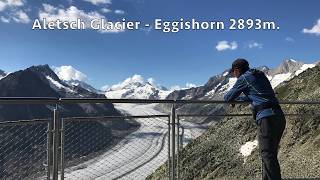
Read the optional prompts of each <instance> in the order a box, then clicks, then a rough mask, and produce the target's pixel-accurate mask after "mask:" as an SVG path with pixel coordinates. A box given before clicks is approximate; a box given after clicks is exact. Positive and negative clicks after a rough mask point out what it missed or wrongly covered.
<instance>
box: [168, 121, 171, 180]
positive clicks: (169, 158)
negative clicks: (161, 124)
mask: <svg viewBox="0 0 320 180" xmlns="http://www.w3.org/2000/svg"><path fill="white" fill-rule="evenodd" d="M170 119H171V118H170V116H169V118H168V177H169V180H171V171H170V170H171V165H170V164H171V156H170V141H171V140H170V138H171V136H170V131H171V128H170V126H171V123H170V121H171V120H170Z"/></svg>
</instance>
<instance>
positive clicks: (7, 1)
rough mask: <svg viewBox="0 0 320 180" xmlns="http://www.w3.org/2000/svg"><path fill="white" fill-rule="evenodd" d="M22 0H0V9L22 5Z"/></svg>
mask: <svg viewBox="0 0 320 180" xmlns="http://www.w3.org/2000/svg"><path fill="white" fill-rule="evenodd" d="M23 5H24V1H23V0H1V1H0V11H3V10H5V9H7V8H10V7H18V6H23Z"/></svg>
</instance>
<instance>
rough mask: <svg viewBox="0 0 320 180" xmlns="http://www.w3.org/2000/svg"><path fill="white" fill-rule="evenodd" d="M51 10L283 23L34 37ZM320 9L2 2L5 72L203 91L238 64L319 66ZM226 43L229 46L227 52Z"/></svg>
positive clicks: (147, 1) (308, 4)
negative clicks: (44, 72) (41, 68)
mask: <svg viewBox="0 0 320 180" xmlns="http://www.w3.org/2000/svg"><path fill="white" fill-rule="evenodd" d="M44 4H46V5H49V6H50V7H51V8H52V9H54V11H50V13H47V16H57V14H58V12H68V10H70V7H75V8H76V10H77V13H82V16H83V17H84V16H85V17H86V16H87V15H88V14H90V13H98V14H99V15H101V16H103V17H105V18H107V19H109V20H112V21H118V20H121V19H122V18H125V19H127V20H137V21H141V22H142V23H150V24H152V23H153V21H154V19H156V18H161V19H163V20H168V21H173V20H179V19H180V18H184V19H186V20H190V19H192V18H195V19H197V20H199V21H209V20H222V21H225V22H228V19H229V18H253V19H254V18H260V19H263V20H270V21H271V20H272V21H275V22H276V23H277V24H278V26H280V29H279V30H274V31H267V30H260V31H255V30H243V31H240V30H234V31H231V30H223V31H210V30H200V31H180V32H178V33H163V32H161V31H157V30H154V29H152V28H151V30H150V31H147V30H137V31H124V32H118V33H101V32H98V31H95V30H67V31H61V30H54V31H49V30H48V31H36V30H32V29H31V27H32V23H33V21H34V20H35V19H36V18H39V16H40V13H41V12H42V13H43V12H45V11H46V10H45V8H44ZM319 7H320V1H318V0H310V1H301V0H299V1H298V0H287V1H279V0H268V1H266V0H258V1H257V0H246V1H236V0H233V1H231V0H224V1H212V0H211V1H210V0H204V1H195V0H175V1H170V0H161V1H156V0H76V1H75V0H74V1H72V0H69V1H67V0H65V1H63V0H53V1H39V0H30V1H28V0H0V69H3V70H5V71H7V72H12V71H16V70H20V69H24V68H27V67H29V66H32V65H39V64H49V65H51V66H56V67H59V66H63V65H71V66H73V67H74V68H76V69H78V70H79V71H81V72H83V73H84V74H86V75H87V76H88V81H89V83H90V84H92V85H94V86H95V87H97V88H100V87H102V86H104V85H113V84H116V83H118V82H120V81H123V80H124V79H126V78H128V77H130V76H133V75H134V74H140V75H142V76H143V77H145V79H147V78H150V77H152V78H154V79H155V80H156V82H157V83H159V84H161V85H164V86H167V87H171V86H174V85H179V86H181V87H184V86H185V84H186V83H193V84H196V85H202V84H204V83H206V81H207V80H208V78H209V77H211V76H213V75H215V74H218V73H221V72H222V71H223V70H225V69H227V68H229V67H230V64H231V63H232V61H233V60H234V59H235V58H238V57H244V58H247V59H248V60H249V61H250V63H251V64H252V66H261V65H267V66H269V67H275V66H277V65H278V64H280V63H281V62H282V61H283V60H284V59H288V58H292V59H296V60H302V61H304V62H306V63H311V62H314V61H316V60H319V59H320V55H319V47H320V46H319V45H320V32H319V31H320V20H319V19H320V13H319ZM74 15H75V16H76V15H77V14H74ZM303 29H305V31H304V32H303ZM307 32H308V33H307ZM219 42H220V43H224V45H223V46H221V47H223V48H222V49H220V51H219V50H218V49H217V45H218V44H219ZM220 45H221V44H220ZM228 48H229V49H228ZM223 49H224V50H223Z"/></svg>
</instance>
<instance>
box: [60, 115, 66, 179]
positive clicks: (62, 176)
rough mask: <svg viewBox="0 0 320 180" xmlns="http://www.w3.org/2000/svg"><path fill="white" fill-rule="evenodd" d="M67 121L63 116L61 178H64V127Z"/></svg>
mask: <svg viewBox="0 0 320 180" xmlns="http://www.w3.org/2000/svg"><path fill="white" fill-rule="evenodd" d="M64 123H65V121H64V120H63V118H61V129H60V143H61V145H60V148H61V149H60V158H61V159H60V162H61V178H60V179H61V180H64V135H65V132H64V127H65V124H64Z"/></svg>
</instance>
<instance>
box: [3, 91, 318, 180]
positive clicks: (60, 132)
mask: <svg viewBox="0 0 320 180" xmlns="http://www.w3.org/2000/svg"><path fill="white" fill-rule="evenodd" d="M81 103H133V104H140V103H144V104H151V103H161V104H170V105H171V106H172V108H171V113H170V114H157V115H138V116H103V117H70V118H61V117H60V116H59V105H62V104H81ZM0 104H42V105H49V104H50V105H55V107H56V108H55V109H54V111H53V118H52V119H38V120H20V121H5V122H0V128H1V127H5V126H10V127H14V126H21V125H34V124H45V126H41V129H42V132H46V137H47V138H46V139H45V140H46V141H47V143H46V149H45V150H43V149H42V154H41V153H40V155H42V156H44V155H45V156H46V158H44V157H42V159H41V158H40V159H41V160H42V162H43V160H44V159H45V161H46V164H45V165H46V169H45V173H44V172H40V170H35V172H30V173H29V174H27V175H32V176H30V177H31V178H35V177H36V176H37V175H42V176H41V177H43V175H45V176H46V179H48V180H50V179H53V180H58V179H61V180H62V179H64V178H65V172H64V171H65V169H66V164H65V160H66V158H68V157H66V156H65V154H66V152H65V150H66V149H65V148H66V147H65V143H66V139H65V138H66V137H65V135H66V123H68V122H86V121H90V122H94V121H103V120H110V119H128V118H130V119H137V118H166V119H167V125H168V130H167V137H168V138H167V140H166V144H167V145H168V149H167V152H168V156H167V166H168V170H169V171H168V178H169V179H172V180H174V179H180V175H179V171H178V170H177V164H179V150H180V149H181V148H182V146H183V143H182V144H181V142H182V141H183V140H182V137H183V135H180V130H181V132H182V134H183V133H184V127H182V126H181V124H180V119H181V118H182V117H227V116H229V117H232V116H251V114H216V115H205V114H177V113H176V106H177V105H179V104H180V105H181V104H182V105H183V104H230V103H227V102H225V101H211V100H147V99H105V98H87V99H77V98H50V97H49V98H25V97H5V98H0ZM232 104H249V102H232ZM280 104H284V105H319V104H320V101H282V102H280ZM301 115H304V116H306V115H307V114H286V116H301ZM312 115H314V114H312ZM45 128H46V131H44V129H45ZM43 136H45V134H42V137H41V141H43ZM42 148H43V147H42ZM30 151H31V150H30ZM33 153H34V152H33ZM38 155H39V154H38ZM70 164H72V163H70ZM73 164H74V162H73ZM59 166H60V171H59ZM0 170H1V169H0ZM23 171H27V167H24V169H23ZM42 171H43V169H42ZM37 172H40V173H38V174H37ZM32 173H33V174H32ZM126 173H127V174H128V173H131V172H130V171H128V172H126ZM8 174H9V175H10V173H8ZM25 175H26V174H23V176H25ZM16 177H19V176H15V178H16ZM38 177H40V176H38ZM121 177H123V175H121V176H118V177H117V178H121ZM7 178H8V179H10V177H7Z"/></svg>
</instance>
